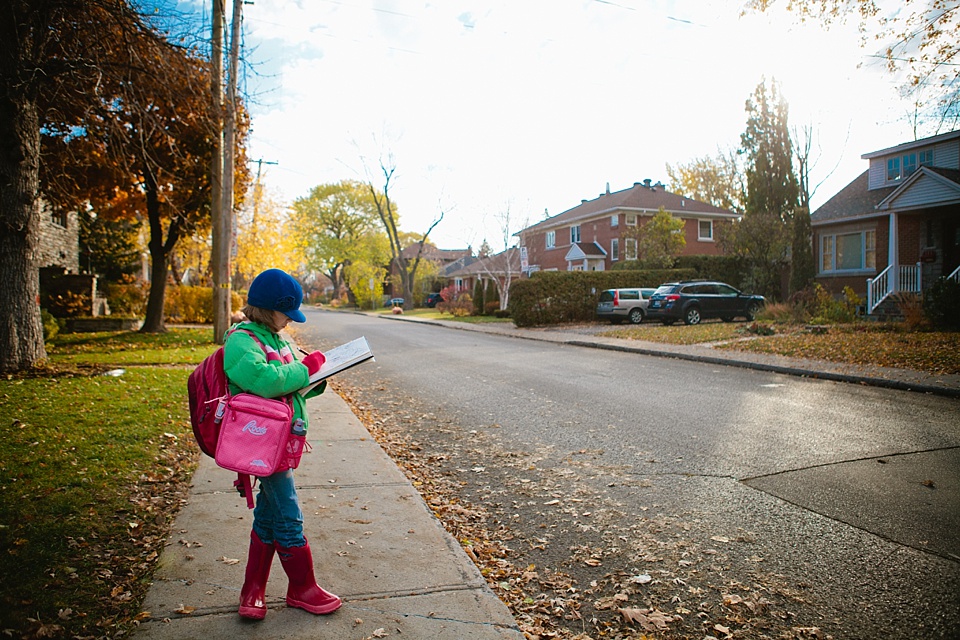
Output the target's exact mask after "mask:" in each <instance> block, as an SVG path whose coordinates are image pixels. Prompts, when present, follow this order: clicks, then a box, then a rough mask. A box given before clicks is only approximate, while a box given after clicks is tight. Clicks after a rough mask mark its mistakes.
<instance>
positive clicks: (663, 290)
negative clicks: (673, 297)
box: [653, 284, 677, 295]
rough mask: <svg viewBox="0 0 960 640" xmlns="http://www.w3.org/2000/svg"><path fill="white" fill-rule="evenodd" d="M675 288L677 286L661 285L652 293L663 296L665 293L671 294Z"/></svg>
mask: <svg viewBox="0 0 960 640" xmlns="http://www.w3.org/2000/svg"><path fill="white" fill-rule="evenodd" d="M676 288H677V285H675V284H662V285H660V286H659V287H657V290H656V291H654V292H653V295H657V294H660V295H664V294H667V293H673V290H674V289H676Z"/></svg>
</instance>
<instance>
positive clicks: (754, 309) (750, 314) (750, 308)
mask: <svg viewBox="0 0 960 640" xmlns="http://www.w3.org/2000/svg"><path fill="white" fill-rule="evenodd" d="M758 313H760V305H758V304H757V303H756V302H751V303H750V304H748V305H747V322H753V321H754V319H755V318H756V317H757V314H758Z"/></svg>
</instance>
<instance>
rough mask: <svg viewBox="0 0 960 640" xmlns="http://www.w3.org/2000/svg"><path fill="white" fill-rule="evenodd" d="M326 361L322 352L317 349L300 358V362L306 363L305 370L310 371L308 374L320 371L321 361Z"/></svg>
mask: <svg viewBox="0 0 960 640" xmlns="http://www.w3.org/2000/svg"><path fill="white" fill-rule="evenodd" d="M326 361H327V359H326V358H325V357H324V356H323V354H322V353H320V352H319V351H314V352H313V353H311V354H310V355H308V356H304V358H303V360H301V361H300V362H302V363H303V364H305V365H307V371H309V372H310V375H313V374H315V373H316V372H317V371H320V367H322V366H323V363H324V362H326Z"/></svg>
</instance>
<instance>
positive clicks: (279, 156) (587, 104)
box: [245, 0, 910, 247]
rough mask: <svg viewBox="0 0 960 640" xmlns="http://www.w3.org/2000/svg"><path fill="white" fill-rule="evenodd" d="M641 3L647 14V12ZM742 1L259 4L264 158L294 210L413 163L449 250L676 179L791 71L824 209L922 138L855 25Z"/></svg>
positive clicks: (789, 87)
mask: <svg viewBox="0 0 960 640" xmlns="http://www.w3.org/2000/svg"><path fill="white" fill-rule="evenodd" d="M629 7H633V9H630V8H629ZM738 11H739V5H738V3H734V2H728V1H727V2H720V1H717V2H709V1H693V0H685V1H684V2H674V1H665V0H664V1H654V2H639V1H638V0H623V1H622V2H617V3H616V4H611V3H607V2H597V1H592V2H591V1H586V0H553V1H550V2H547V1H546V0H528V1H524V2H516V1H512V2H511V1H493V0H490V1H486V2H469V1H467V0H449V1H447V0H445V1H443V2H418V1H414V0H342V1H341V0H302V1H301V2H296V1H293V0H257V1H256V3H255V4H254V5H252V6H248V7H246V9H245V12H246V13H245V28H246V32H247V39H246V44H247V45H248V46H250V45H255V44H258V43H261V44H260V47H261V48H260V49H259V50H258V51H255V52H253V53H251V54H250V56H251V57H252V58H254V59H256V58H257V57H258V56H263V58H261V60H263V61H264V67H263V68H264V73H267V72H268V71H269V72H275V73H276V74H277V75H276V76H275V77H273V78H270V77H265V78H261V79H260V86H267V87H271V88H272V89H273V91H272V92H271V93H267V94H262V95H260V96H259V101H260V104H254V105H253V108H252V111H253V126H254V130H253V135H252V138H251V145H250V146H251V149H250V156H251V157H252V158H258V157H263V158H264V159H265V160H270V161H276V162H279V165H278V166H276V167H271V169H270V170H269V172H268V174H267V177H266V178H265V180H267V181H268V182H269V183H270V184H271V185H272V186H273V187H275V188H277V189H278V190H279V191H280V192H281V193H283V194H284V196H285V197H286V198H287V199H290V200H292V199H293V198H295V197H298V196H302V195H306V193H307V192H308V191H309V189H310V188H311V187H313V186H315V185H317V184H321V183H324V182H333V181H337V180H340V179H343V178H357V177H362V175H363V162H362V161H361V159H360V157H361V155H363V156H366V157H367V158H368V160H367V164H368V167H369V168H371V169H376V168H377V166H376V160H377V157H378V153H379V152H380V149H381V148H386V149H388V150H389V151H391V152H392V154H393V157H394V158H395V162H396V166H397V175H396V182H395V184H394V192H393V194H392V195H393V197H394V198H395V200H396V201H397V202H398V204H399V207H400V211H401V214H402V222H403V226H404V228H405V229H407V230H410V231H423V230H425V229H426V228H427V226H428V225H429V224H430V222H431V221H432V220H433V219H434V218H435V216H436V215H438V212H439V210H440V208H441V207H442V208H443V209H445V210H446V211H447V215H446V217H445V218H444V222H443V223H442V224H441V225H440V226H438V227H437V228H436V230H435V232H434V234H433V236H432V237H433V239H434V241H435V242H437V243H438V244H439V245H440V246H445V247H457V246H463V245H466V244H468V243H472V244H473V245H474V246H477V245H479V243H480V242H481V241H482V240H483V239H484V237H486V238H487V239H488V240H489V241H490V242H491V244H494V245H496V244H497V243H499V241H500V240H499V235H500V234H499V231H498V230H497V224H496V222H495V217H496V214H497V213H498V212H499V211H501V210H502V209H503V208H505V207H506V206H507V203H510V207H511V214H512V216H513V219H514V220H516V221H518V222H522V221H524V220H525V219H528V220H529V221H530V222H531V223H532V222H535V221H537V220H539V219H540V218H541V216H542V213H543V210H544V208H548V209H549V211H550V213H551V214H556V213H560V212H561V211H563V210H565V209H567V208H569V207H572V206H575V205H576V204H578V203H579V202H580V199H581V198H593V197H596V196H597V195H598V194H599V193H601V192H602V191H603V190H604V188H605V186H606V183H607V182H609V183H610V187H611V189H614V190H615V189H622V188H626V187H628V186H630V185H631V184H632V183H633V182H635V181H639V180H643V179H645V178H651V179H653V180H663V181H666V180H667V175H666V171H665V165H666V163H671V164H677V163H681V162H686V161H688V160H690V159H692V158H694V157H697V156H703V155H707V154H713V153H715V152H716V150H717V148H718V147H733V146H737V145H738V143H739V135H740V133H741V132H742V131H743V129H744V125H745V121H746V115H745V113H744V103H745V101H746V99H747V98H748V97H749V96H750V95H751V94H752V92H753V90H754V88H755V87H756V85H757V84H758V83H759V82H760V79H761V77H762V76H767V77H771V76H773V77H776V78H777V79H778V80H779V81H780V82H781V83H782V87H783V93H784V95H785V96H786V98H787V99H788V100H789V101H790V105H791V122H792V123H793V124H794V125H797V126H799V125H804V124H810V125H813V126H814V128H815V130H816V133H817V134H818V137H819V143H820V147H821V154H822V159H821V161H820V163H819V164H818V165H817V171H819V172H821V173H820V174H818V175H815V180H814V181H815V182H819V181H821V180H823V179H824V177H825V175H826V172H827V171H828V170H830V169H831V168H833V167H834V165H837V163H838V162H839V163H840V164H839V167H838V168H837V170H836V171H835V172H834V174H833V177H832V178H831V179H830V180H829V181H828V182H827V183H825V184H824V185H823V186H822V187H821V188H820V191H818V192H817V194H816V199H815V201H814V204H815V205H816V204H818V203H819V202H823V200H824V199H825V198H826V197H829V195H832V193H834V192H836V191H837V190H838V189H840V188H841V187H843V186H844V185H845V184H846V183H847V182H849V181H850V180H852V179H853V178H854V177H856V175H858V174H859V173H860V172H861V171H862V170H863V169H864V168H865V167H866V163H865V161H863V160H861V159H860V155H861V154H862V153H865V152H868V151H873V150H876V149H880V148H883V147H885V146H888V145H892V144H895V143H897V142H900V141H902V140H905V139H907V138H909V136H910V132H909V129H908V127H907V125H906V124H905V122H903V121H899V120H898V117H899V116H900V115H901V113H900V112H899V111H898V109H899V108H900V107H898V105H897V99H896V98H897V93H896V88H895V85H894V83H893V81H892V79H891V78H889V77H888V76H886V75H885V74H884V73H883V72H882V71H881V70H879V69H876V68H866V67H864V68H858V64H859V63H860V62H862V61H866V60H869V58H867V57H866V56H865V52H864V51H863V50H862V49H861V48H860V46H859V36H858V34H857V32H856V29H855V28H854V26H852V25H849V26H837V27H834V28H832V29H831V30H829V31H824V30H823V29H821V28H820V27H819V26H818V25H815V24H806V25H797V24H794V23H793V22H792V21H791V19H790V17H789V16H784V15H781V14H771V15H761V16H757V15H750V16H746V17H740V16H739V15H738Z"/></svg>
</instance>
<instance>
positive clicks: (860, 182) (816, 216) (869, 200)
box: [810, 171, 897, 225]
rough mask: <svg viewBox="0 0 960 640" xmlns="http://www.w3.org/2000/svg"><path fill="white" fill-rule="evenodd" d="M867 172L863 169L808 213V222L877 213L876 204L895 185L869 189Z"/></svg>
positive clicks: (843, 218) (891, 191) (834, 220)
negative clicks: (852, 179) (848, 182)
mask: <svg viewBox="0 0 960 640" xmlns="http://www.w3.org/2000/svg"><path fill="white" fill-rule="evenodd" d="M869 174H870V172H869V171H864V172H863V173H861V174H860V175H859V176H858V177H857V178H856V179H855V180H854V181H853V182H851V183H850V184H848V185H847V186H845V187H844V188H843V189H841V190H840V191H838V192H837V194H836V195H834V196H833V197H832V198H830V199H829V200H827V201H826V202H824V203H823V204H822V205H821V206H820V207H819V208H818V209H817V210H816V211H814V212H813V213H812V214H810V223H811V224H813V225H818V224H826V223H828V222H836V221H838V220H847V219H850V218H858V217H863V216H868V215H869V216H873V215H879V212H878V211H877V205H878V204H880V203H881V202H882V201H883V200H884V199H885V198H886V197H887V196H888V195H890V194H891V193H893V191H894V190H895V189H896V188H897V187H896V186H893V187H884V188H883V189H874V190H872V191H871V190H869V189H867V186H868V185H869Z"/></svg>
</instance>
